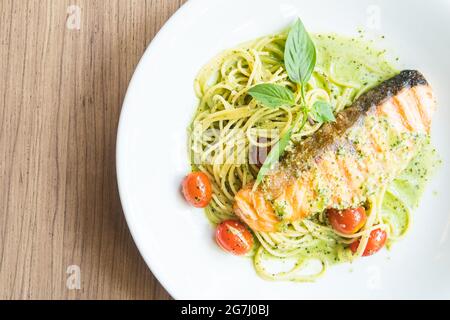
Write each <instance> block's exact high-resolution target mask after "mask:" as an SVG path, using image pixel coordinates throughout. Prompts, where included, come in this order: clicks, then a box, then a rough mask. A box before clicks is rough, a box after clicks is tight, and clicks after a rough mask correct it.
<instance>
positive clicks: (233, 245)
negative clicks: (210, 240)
mask: <svg viewBox="0 0 450 320" xmlns="http://www.w3.org/2000/svg"><path fill="white" fill-rule="evenodd" d="M216 241H217V243H218V245H219V246H220V247H221V248H222V249H224V250H225V251H228V252H230V253H232V254H235V255H238V256H241V255H244V254H246V253H248V252H249V251H250V250H251V249H252V247H253V236H252V234H251V233H250V231H248V229H247V228H246V227H245V225H244V224H243V223H241V222H239V221H236V220H226V221H224V222H222V223H221V224H219V225H218V226H217V229H216Z"/></svg>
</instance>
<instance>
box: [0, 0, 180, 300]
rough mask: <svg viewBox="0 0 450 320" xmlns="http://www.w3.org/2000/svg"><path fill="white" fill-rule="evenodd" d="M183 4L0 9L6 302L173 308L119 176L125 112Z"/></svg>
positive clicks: (103, 2) (4, 5) (66, 0)
mask: <svg viewBox="0 0 450 320" xmlns="http://www.w3.org/2000/svg"><path fill="white" fill-rule="evenodd" d="M183 2H184V0H20V1H17V0H0V157H1V158H0V159H1V160H0V188H1V189H0V299H169V298H170V297H169V295H168V294H167V293H166V292H165V291H164V289H163V288H162V287H161V286H160V285H159V283H158V282H157V280H156V279H155V278H154V277H153V275H152V274H151V272H150V271H149V270H148V268H147V266H146V265H145V263H144V261H143V259H142V258H141V256H140V255H139V252H138V251H137V249H136V247H135V245H134V243H133V240H132V238H131V236H130V233H129V230H128V228H127V225H126V223H125V219H124V216H123V213H122V209H121V205H120V201H119V196H118V191H117V186H116V173H115V143H116V141H115V139H116V129H117V124H118V119H119V114H120V109H121V104H122V101H123V98H124V94H125V92H126V89H127V86H128V82H129V80H130V78H131V76H132V73H133V70H134V69H135V66H136V64H137V62H138V61H139V58H140V57H141V55H142V53H143V51H144V50H145V48H146V47H147V45H148V43H149V42H150V41H151V40H152V38H153V37H154V35H155V33H156V32H157V31H158V30H159V29H160V28H161V26H162V25H163V24H164V22H165V21H166V20H167V19H168V18H169V17H170V16H171V15H172V14H173V13H174V12H175V11H176V10H177V9H178V7H180V5H181V4H182V3H183Z"/></svg>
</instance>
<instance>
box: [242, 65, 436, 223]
mask: <svg viewBox="0 0 450 320" xmlns="http://www.w3.org/2000/svg"><path fill="white" fill-rule="evenodd" d="M435 107H436V102H435V98H434V95H433V91H432V89H431V87H430V86H429V85H428V82H427V81H426V80H425V78H424V77H423V75H422V74H421V73H419V72H418V71H413V70H405V71H402V72H401V73H400V74H398V75H396V76H394V77H393V78H391V79H389V80H386V81H384V82H383V83H381V84H380V85H378V86H377V87H375V88H373V89H371V90H369V91H368V92H366V93H364V94H363V95H362V96H360V97H359V98H358V99H357V100H356V101H355V102H354V103H353V104H352V105H351V106H349V107H348V108H346V109H345V110H343V111H341V112H340V113H339V114H337V115H336V122H332V123H326V124H324V125H323V126H322V127H321V128H320V129H319V130H318V131H316V133H314V134H313V135H312V136H310V137H308V138H306V139H304V140H303V141H302V142H300V143H297V144H296V145H294V146H293V148H292V150H290V151H288V152H285V154H284V155H283V158H282V159H281V160H280V163H279V164H278V165H277V166H276V167H275V168H273V169H272V170H271V171H270V172H269V174H268V175H267V176H266V177H265V178H264V180H263V182H262V183H261V185H260V186H258V188H257V189H256V190H253V185H247V186H244V187H243V188H242V189H241V190H240V191H239V192H238V193H237V194H236V196H235V204H234V211H235V213H236V215H237V216H238V217H239V218H240V219H242V220H243V221H244V222H245V223H247V225H248V226H249V227H250V228H251V229H253V230H255V231H265V232H275V231H277V230H279V228H280V226H281V225H282V224H281V223H286V222H287V223H289V222H292V221H296V220H299V219H303V218H305V217H308V216H310V215H312V214H315V213H318V212H323V211H324V210H325V209H328V208H335V209H346V208H355V207H358V206H360V205H361V204H364V203H365V202H366V201H367V199H368V198H369V197H370V196H372V195H375V194H376V193H377V192H379V191H380V189H381V187H382V186H385V185H387V184H388V183H390V182H391V181H392V180H393V179H394V178H395V177H396V176H397V175H398V174H399V173H400V172H401V171H402V170H403V169H405V168H406V166H407V165H408V164H409V162H410V160H411V159H412V158H413V156H414V155H415V154H416V153H417V151H418V149H419V148H420V146H421V145H422V143H423V141H424V140H425V138H426V137H428V135H429V132H430V126H431V118H432V114H433V112H434V111H435Z"/></svg>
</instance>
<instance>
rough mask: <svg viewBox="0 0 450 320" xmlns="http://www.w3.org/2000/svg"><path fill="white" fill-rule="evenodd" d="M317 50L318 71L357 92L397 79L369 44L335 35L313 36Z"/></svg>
mask: <svg viewBox="0 0 450 320" xmlns="http://www.w3.org/2000/svg"><path fill="white" fill-rule="evenodd" d="M313 40H314V43H315V45H316V48H317V64H316V66H317V68H318V69H322V70H330V71H331V74H332V75H331V76H332V77H333V78H334V79H335V80H337V81H338V82H341V83H343V84H348V85H351V86H353V87H355V88H356V89H359V88H363V87H371V86H375V85H376V84H378V83H380V82H382V81H384V80H386V79H388V78H390V77H392V76H394V75H396V74H397V73H398V70H396V69H395V68H394V67H393V65H392V64H391V63H390V62H389V61H388V59H387V58H386V50H380V49H378V48H376V46H374V44H373V43H372V42H371V41H367V40H364V39H363V38H360V37H353V38H351V37H345V36H339V35H336V34H317V35H314V36H313Z"/></svg>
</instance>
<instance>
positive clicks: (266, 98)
mask: <svg viewBox="0 0 450 320" xmlns="http://www.w3.org/2000/svg"><path fill="white" fill-rule="evenodd" d="M248 93H249V94H250V95H251V96H252V97H253V98H255V99H256V100H257V101H258V102H259V103H261V104H262V105H264V106H266V107H269V108H278V107H283V106H292V105H293V104H295V99H294V94H293V93H292V91H291V90H289V89H287V88H286V87H283V86H280V85H278V84H271V83H263V84H258V85H256V86H254V87H252V88H251V89H250V90H249V91H248Z"/></svg>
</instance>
